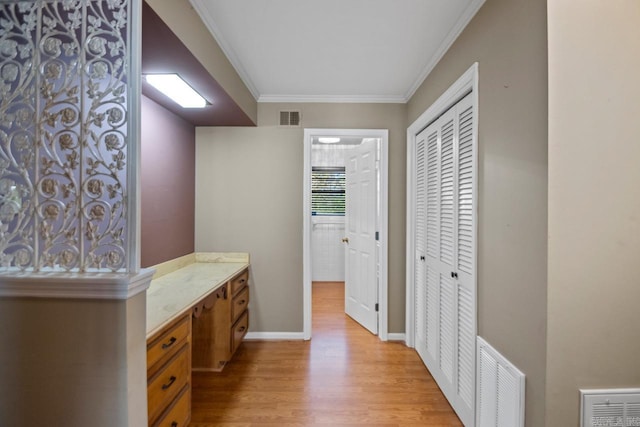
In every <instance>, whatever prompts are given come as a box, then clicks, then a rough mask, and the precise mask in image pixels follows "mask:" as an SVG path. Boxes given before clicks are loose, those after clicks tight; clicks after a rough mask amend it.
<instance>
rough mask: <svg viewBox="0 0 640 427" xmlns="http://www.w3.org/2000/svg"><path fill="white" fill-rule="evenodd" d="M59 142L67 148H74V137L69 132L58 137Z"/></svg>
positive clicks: (62, 146)
mask: <svg viewBox="0 0 640 427" xmlns="http://www.w3.org/2000/svg"><path fill="white" fill-rule="evenodd" d="M58 142H59V143H60V147H61V148H63V149H65V150H70V149H72V148H73V145H74V144H73V138H72V137H71V135H69V134H68V133H63V134H62V135H60V137H59V138H58Z"/></svg>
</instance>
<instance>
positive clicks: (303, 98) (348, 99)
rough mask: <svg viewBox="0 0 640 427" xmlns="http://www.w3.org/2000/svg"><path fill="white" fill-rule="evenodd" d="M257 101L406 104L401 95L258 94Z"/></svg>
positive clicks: (405, 99)
mask: <svg viewBox="0 0 640 427" xmlns="http://www.w3.org/2000/svg"><path fill="white" fill-rule="evenodd" d="M258 102H263V103H271V102H284V103H333V104H348V103H352V104H406V102H407V98H405V97H404V96H403V95H389V96H375V95H260V96H259V97H258Z"/></svg>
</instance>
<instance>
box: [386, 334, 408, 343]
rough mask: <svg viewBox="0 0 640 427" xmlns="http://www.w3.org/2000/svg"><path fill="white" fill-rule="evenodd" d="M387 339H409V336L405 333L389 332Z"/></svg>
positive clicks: (403, 340) (404, 340)
mask: <svg viewBox="0 0 640 427" xmlns="http://www.w3.org/2000/svg"><path fill="white" fill-rule="evenodd" d="M387 341H402V342H406V341H407V336H406V335H405V334H404V333H394V334H392V333H389V334H387Z"/></svg>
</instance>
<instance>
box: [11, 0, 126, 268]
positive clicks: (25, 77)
mask: <svg viewBox="0 0 640 427" xmlns="http://www.w3.org/2000/svg"><path fill="white" fill-rule="evenodd" d="M132 1H133V0H102V1H100V0H57V1H44V0H41V1H30V2H24V1H23V2H11V1H9V2H2V3H1V4H0V269H1V270H4V271H11V270H17V271H20V270H22V271H43V272H45V271H57V270H61V271H71V272H87V271H114V272H120V271H122V272H124V271H133V270H135V269H137V266H136V265H132V264H135V262H134V261H132V260H135V257H132V256H131V254H130V253H129V252H130V251H132V250H134V249H133V247H134V245H135V242H134V241H133V238H134V236H133V235H132V234H133V232H134V231H135V230H134V229H135V221H129V218H135V216H131V215H132V213H135V212H133V211H134V208H135V206H131V205H130V200H133V197H132V194H131V193H132V192H134V191H135V187H134V185H135V184H136V179H135V175H133V174H130V171H132V172H134V171H135V165H128V163H129V160H130V159H135V158H136V148H135V145H136V142H137V129H138V128H137V127H136V126H137V123H136V121H137V117H138V115H137V112H136V108H137V105H138V100H137V96H136V90H137V87H138V85H137V80H136V78H138V76H137V73H138V69H137V65H136V64H137V61H136V60H135V59H134V58H135V56H134V55H135V54H137V49H133V50H132V49H131V43H132V33H131V29H132V27H134V26H133V25H131V24H130V23H131V22H133V21H132V15H131V14H132V10H131V9H132V6H131V3H132ZM134 4H135V3H134ZM136 13H137V12H136ZM132 141H133V142H132ZM128 176H130V179H128Z"/></svg>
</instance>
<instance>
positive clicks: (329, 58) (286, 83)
mask: <svg viewBox="0 0 640 427" xmlns="http://www.w3.org/2000/svg"><path fill="white" fill-rule="evenodd" d="M190 1H191V3H192V5H193V6H194V8H195V10H196V11H197V12H198V13H199V14H200V16H201V18H202V20H203V21H204V22H205V24H206V25H207V27H208V28H209V30H210V31H211V33H212V34H213V36H214V37H215V38H216V40H217V41H218V44H219V45H220V47H221V48H222V49H223V50H224V52H225V53H226V55H227V57H228V58H229V60H230V61H231V63H232V64H233V66H234V67H235V68H236V70H237V72H238V74H239V75H240V77H241V78H242V79H243V81H244V83H245V84H246V85H247V87H248V88H249V90H250V91H251V92H252V93H253V95H254V97H255V98H256V99H257V100H258V101H259V102H286V101H291V102H314V101H315V102H406V101H407V100H408V99H409V98H410V97H411V95H413V93H414V92H415V90H416V89H417V88H418V86H419V85H420V84H421V83H422V81H423V80H424V79H425V77H426V76H427V74H428V73H429V72H430V71H431V70H432V69H433V67H434V66H435V64H437V62H438V61H439V60H440V58H441V57H442V55H444V53H445V52H446V50H447V49H448V48H449V46H450V45H451V44H452V43H453V41H454V40H455V38H456V37H457V36H458V35H459V34H460V32H461V31H462V29H463V28H464V27H465V26H466V25H467V23H468V22H469V21H470V20H471V18H472V17H473V15H475V13H476V12H477V10H478V9H479V8H480V6H481V5H482V4H483V3H484V0H190Z"/></svg>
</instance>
